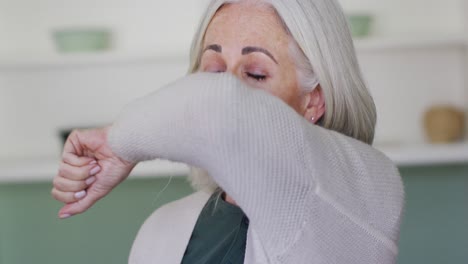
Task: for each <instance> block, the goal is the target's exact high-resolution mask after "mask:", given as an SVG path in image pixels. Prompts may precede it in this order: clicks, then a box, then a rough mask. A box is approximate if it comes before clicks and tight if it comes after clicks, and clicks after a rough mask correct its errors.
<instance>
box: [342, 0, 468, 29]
mask: <svg viewBox="0 0 468 264" xmlns="http://www.w3.org/2000/svg"><path fill="white" fill-rule="evenodd" d="M339 2H340V3H341V4H342V5H343V8H344V9H345V11H347V12H349V13H356V12H357V13H360V12H367V13H371V14H374V15H375V17H376V19H375V34H377V35H402V34H403V35H404V34H415V33H416V34H427V33H429V34H460V33H462V32H463V29H464V26H463V25H464V22H465V21H464V20H465V17H466V15H465V14H466V13H463V5H464V4H465V3H464V2H465V0H391V1H390V0H339Z"/></svg>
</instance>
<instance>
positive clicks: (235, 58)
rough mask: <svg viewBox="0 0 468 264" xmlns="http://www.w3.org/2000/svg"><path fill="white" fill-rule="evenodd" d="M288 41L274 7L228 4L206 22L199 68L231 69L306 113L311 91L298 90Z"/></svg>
mask: <svg viewBox="0 0 468 264" xmlns="http://www.w3.org/2000/svg"><path fill="white" fill-rule="evenodd" d="M289 43H290V37H289V36H288V34H287V33H286V32H285V30H284V29H283V25H282V24H281V22H280V20H279V18H278V17H277V15H276V13H275V12H274V11H273V10H270V9H268V8H266V7H262V6H257V5H252V4H245V3H239V4H228V5H225V6H224V7H222V8H221V9H220V10H219V11H218V12H217V14H216V15H215V16H214V18H213V20H212V21H211V23H210V25H209V26H208V29H207V32H206V35H205V39H204V43H203V54H202V57H201V64H200V71H203V72H230V73H232V74H234V75H236V76H237V77H238V78H240V79H241V80H244V81H245V82H246V83H248V84H249V85H250V86H252V87H255V88H259V89H263V90H265V91H268V92H270V93H271V94H273V95H275V96H277V97H279V98H280V99H282V100H283V101H284V102H286V103H287V104H288V105H289V106H291V107H292V108H293V109H295V110H296V111H297V112H298V113H300V114H301V115H303V116H306V112H307V111H309V110H310V107H309V105H310V104H311V103H312V102H311V99H312V98H311V97H310V96H311V95H313V92H312V93H311V94H309V95H303V94H302V93H301V92H300V89H299V85H298V81H297V76H296V66H295V64H294V61H293V59H292V58H291V56H290V52H289V50H290V49H289ZM316 101H317V100H316ZM316 110H317V109H316ZM314 114H316V113H314ZM311 119H312V118H311ZM317 119H318V118H317Z"/></svg>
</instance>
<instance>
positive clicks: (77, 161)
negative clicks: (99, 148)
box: [62, 152, 96, 167]
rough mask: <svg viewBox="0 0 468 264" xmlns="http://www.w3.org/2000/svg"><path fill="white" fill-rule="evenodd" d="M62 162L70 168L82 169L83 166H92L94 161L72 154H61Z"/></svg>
mask: <svg viewBox="0 0 468 264" xmlns="http://www.w3.org/2000/svg"><path fill="white" fill-rule="evenodd" d="M62 161H63V162H64V163H67V164H70V165H72V166H78V167H82V166H85V165H92V164H94V163H95V162H96V160H95V159H93V158H90V157H79V156H77V155H76V154H74V153H70V152H64V153H63V154H62Z"/></svg>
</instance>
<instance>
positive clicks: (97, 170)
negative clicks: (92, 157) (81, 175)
mask: <svg viewBox="0 0 468 264" xmlns="http://www.w3.org/2000/svg"><path fill="white" fill-rule="evenodd" d="M100 170H101V167H99V166H96V167H94V168H93V169H92V170H91V171H89V175H90V176H94V175H95V174H96V173H98V172H99V171H100Z"/></svg>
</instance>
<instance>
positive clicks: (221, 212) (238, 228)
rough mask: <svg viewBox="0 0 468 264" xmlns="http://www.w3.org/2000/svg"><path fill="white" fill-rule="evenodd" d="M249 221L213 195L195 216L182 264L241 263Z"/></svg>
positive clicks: (241, 212)
mask: <svg viewBox="0 0 468 264" xmlns="http://www.w3.org/2000/svg"><path fill="white" fill-rule="evenodd" d="M248 226H249V220H248V219H247V217H246V215H245V214H244V212H243V211H242V210H241V209H240V207H238V206H235V205H233V204H230V203H228V202H226V201H224V200H223V198H221V192H215V193H214V194H213V195H212V196H211V197H210V199H209V200H208V202H207V203H206V205H205V207H204V208H203V210H202V211H201V213H200V216H199V217H198V220H197V223H196V224H195V228H194V230H193V232H192V236H191V237H190V242H189V244H188V246H187V249H186V250H185V254H184V258H183V259H182V264H211V263H213V264H242V263H244V256H245V244H246V240H247V229H248Z"/></svg>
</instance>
